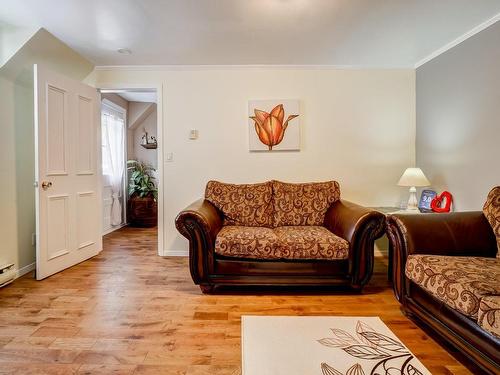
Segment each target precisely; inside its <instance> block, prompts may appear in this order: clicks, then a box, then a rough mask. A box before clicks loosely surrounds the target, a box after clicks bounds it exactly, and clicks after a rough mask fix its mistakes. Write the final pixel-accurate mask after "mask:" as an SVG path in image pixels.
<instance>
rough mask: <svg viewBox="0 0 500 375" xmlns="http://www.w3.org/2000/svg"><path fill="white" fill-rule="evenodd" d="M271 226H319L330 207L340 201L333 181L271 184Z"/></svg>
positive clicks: (336, 183)
mask: <svg viewBox="0 0 500 375" xmlns="http://www.w3.org/2000/svg"><path fill="white" fill-rule="evenodd" d="M272 184H273V204H274V226H275V227H281V226H287V225H295V226H297V225H323V223H324V220H325V214H326V211H327V210H328V208H329V207H330V206H331V204H332V203H333V202H335V201H337V200H339V199H340V187H339V184H338V182H336V181H328V182H311V183H305V184H292V183H285V182H280V181H272Z"/></svg>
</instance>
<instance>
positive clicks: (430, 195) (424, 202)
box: [418, 189, 437, 212]
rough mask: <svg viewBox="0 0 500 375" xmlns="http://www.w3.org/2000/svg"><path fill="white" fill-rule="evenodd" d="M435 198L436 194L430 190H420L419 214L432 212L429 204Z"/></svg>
mask: <svg viewBox="0 0 500 375" xmlns="http://www.w3.org/2000/svg"><path fill="white" fill-rule="evenodd" d="M436 196H437V193H436V192H435V191H434V190H431V189H425V190H422V194H421V195H420V201H419V202H418V209H419V210H420V212H432V208H431V202H432V200H433V199H434V198H435V197H436Z"/></svg>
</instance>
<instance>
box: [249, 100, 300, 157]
mask: <svg viewBox="0 0 500 375" xmlns="http://www.w3.org/2000/svg"><path fill="white" fill-rule="evenodd" d="M299 114H300V112H299V101H298V100H250V101H249V102H248V139H249V150H250V151H299V150H300V126H299V125H300V116H299Z"/></svg>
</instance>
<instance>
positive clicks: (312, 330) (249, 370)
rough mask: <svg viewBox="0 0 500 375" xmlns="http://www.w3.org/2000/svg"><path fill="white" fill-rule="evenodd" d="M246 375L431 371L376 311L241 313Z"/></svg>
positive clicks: (411, 374)
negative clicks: (361, 314) (330, 314)
mask: <svg viewBox="0 0 500 375" xmlns="http://www.w3.org/2000/svg"><path fill="white" fill-rule="evenodd" d="M241 347H242V371H243V375H427V374H429V375H430V372H429V371H428V370H427V369H426V368H425V367H424V366H423V365H422V363H420V361H419V360H418V359H417V358H415V356H414V355H413V354H412V353H411V352H410V351H409V350H408V348H407V347H406V346H405V345H404V344H403V343H402V342H401V341H400V340H399V339H398V338H397V337H396V336H395V335H394V334H393V333H392V332H391V330H390V329H389V328H388V327H387V326H386V325H385V324H384V323H383V322H382V320H380V319H379V318H377V317H326V316H310V317H309V316H306V317H300V316H242V321H241Z"/></svg>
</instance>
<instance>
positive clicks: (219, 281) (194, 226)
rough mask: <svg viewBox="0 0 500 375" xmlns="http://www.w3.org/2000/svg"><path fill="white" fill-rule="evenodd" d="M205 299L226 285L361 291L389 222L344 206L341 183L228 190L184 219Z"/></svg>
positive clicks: (212, 185) (180, 222) (180, 220)
mask: <svg viewBox="0 0 500 375" xmlns="http://www.w3.org/2000/svg"><path fill="white" fill-rule="evenodd" d="M176 226H177V229H178V230H179V232H180V233H181V234H182V235H184V236H185V237H186V238H187V239H188V240H189V254H190V271H191V276H192V278H193V280H194V282H195V283H196V284H198V285H200V287H201V289H202V290H203V291H204V292H212V291H213V290H214V288H216V287H219V286H223V285H231V286H236V285H281V286H292V285H294V286H339V287H349V288H352V289H354V290H357V291H360V290H361V289H362V288H363V286H364V285H365V284H366V283H367V282H368V281H369V280H370V277H371V275H372V271H373V245H374V240H375V239H377V238H378V237H380V236H381V235H382V234H383V230H384V216H383V215H382V214H381V213H379V212H377V211H374V210H370V209H367V208H365V207H361V206H359V205H356V204H354V203H350V202H347V201H344V200H341V199H340V188H339V184H338V183H337V182H335V181H329V182H321V183H305V184H292V183H284V182H280V181H268V182H264V183H259V184H241V185H235V184H226V183H221V182H217V181H210V182H208V184H207V186H206V191H205V197H204V199H201V200H199V201H197V202H195V203H193V204H192V205H190V206H189V207H187V208H186V209H185V210H183V211H182V212H181V213H180V214H179V215H178V216H177V219H176Z"/></svg>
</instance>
